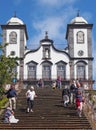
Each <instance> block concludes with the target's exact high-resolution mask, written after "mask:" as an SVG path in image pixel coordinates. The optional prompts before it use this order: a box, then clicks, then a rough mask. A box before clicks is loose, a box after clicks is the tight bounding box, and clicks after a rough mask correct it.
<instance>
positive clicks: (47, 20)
mask: <svg viewBox="0 0 96 130" xmlns="http://www.w3.org/2000/svg"><path fill="white" fill-rule="evenodd" d="M75 13H76V11H75V10H74V9H73V8H72V7H68V8H66V9H64V10H63V11H62V12H61V14H60V13H58V14H54V13H53V14H51V16H48V17H47V16H45V17H43V18H38V17H36V19H34V20H33V19H32V28H33V29H34V30H35V31H36V33H37V34H36V36H33V35H32V38H30V41H29V45H30V46H32V44H36V45H37V44H38V41H40V40H41V39H42V38H44V36H45V34H44V33H45V31H48V36H49V38H50V39H52V40H53V41H54V44H55V45H56V44H58V46H57V47H60V46H62V45H63V47H64V46H65V45H66V39H65V35H66V29H67V24H68V23H70V20H71V19H70V17H72V16H73V14H75ZM36 39H38V40H36ZM61 48H62V47H61Z"/></svg>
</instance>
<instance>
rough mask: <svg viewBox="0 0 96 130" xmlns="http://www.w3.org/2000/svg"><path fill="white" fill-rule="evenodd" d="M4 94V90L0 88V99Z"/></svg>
mask: <svg viewBox="0 0 96 130" xmlns="http://www.w3.org/2000/svg"><path fill="white" fill-rule="evenodd" d="M3 94H4V88H3V87H0V98H2V96H3Z"/></svg>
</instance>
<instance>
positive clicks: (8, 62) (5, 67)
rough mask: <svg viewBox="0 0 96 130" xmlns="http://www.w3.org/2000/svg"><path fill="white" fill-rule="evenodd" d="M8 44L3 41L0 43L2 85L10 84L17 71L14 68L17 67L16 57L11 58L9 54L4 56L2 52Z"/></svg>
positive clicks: (0, 77) (0, 76)
mask: <svg viewBox="0 0 96 130" xmlns="http://www.w3.org/2000/svg"><path fill="white" fill-rule="evenodd" d="M7 45H8V43H5V44H3V45H2V43H1V44H0V52H1V55H0V85H1V87H3V86H4V85H5V84H10V83H11V82H12V79H13V78H14V77H16V75H17V72H16V71H14V69H15V68H16V67H17V60H18V58H17V57H15V58H12V57H11V56H8V57H6V56H5V55H4V54H3V53H2V52H3V50H4V48H5V47H6V46H7Z"/></svg>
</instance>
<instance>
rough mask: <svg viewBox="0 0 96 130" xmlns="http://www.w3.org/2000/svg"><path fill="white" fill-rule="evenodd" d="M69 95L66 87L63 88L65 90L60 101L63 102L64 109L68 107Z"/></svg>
mask: <svg viewBox="0 0 96 130" xmlns="http://www.w3.org/2000/svg"><path fill="white" fill-rule="evenodd" d="M69 94H70V92H69V89H68V87H67V86H65V88H64V89H63V91H62V100H63V104H64V107H66V106H68V103H69Z"/></svg>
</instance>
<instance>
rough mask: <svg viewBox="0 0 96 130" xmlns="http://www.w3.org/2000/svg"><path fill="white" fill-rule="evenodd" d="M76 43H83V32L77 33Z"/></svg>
mask: <svg viewBox="0 0 96 130" xmlns="http://www.w3.org/2000/svg"><path fill="white" fill-rule="evenodd" d="M77 43H84V32H82V31H79V32H77Z"/></svg>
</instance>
